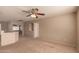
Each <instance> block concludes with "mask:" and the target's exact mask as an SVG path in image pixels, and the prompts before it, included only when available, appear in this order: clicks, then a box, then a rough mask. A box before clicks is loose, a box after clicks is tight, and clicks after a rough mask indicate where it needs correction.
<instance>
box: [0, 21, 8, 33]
mask: <svg viewBox="0 0 79 59" xmlns="http://www.w3.org/2000/svg"><path fill="white" fill-rule="evenodd" d="M0 24H1V30H4V31H5V32H6V31H8V30H9V27H8V26H9V22H3V21H0Z"/></svg>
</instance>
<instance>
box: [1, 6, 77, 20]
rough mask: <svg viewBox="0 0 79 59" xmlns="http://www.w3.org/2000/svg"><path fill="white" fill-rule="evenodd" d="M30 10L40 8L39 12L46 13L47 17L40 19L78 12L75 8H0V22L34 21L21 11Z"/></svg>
mask: <svg viewBox="0 0 79 59" xmlns="http://www.w3.org/2000/svg"><path fill="white" fill-rule="evenodd" d="M30 8H38V9H39V12H42V13H45V14H46V15H45V16H39V18H47V17H53V16H57V15H62V14H67V13H72V12H76V10H77V7H75V6H62V7H61V6H15V7H12V6H6V7H4V6H3V7H2V6H1V7H0V21H8V20H26V21H28V20H32V18H31V17H26V14H24V13H22V12H21V10H29V9H30Z"/></svg>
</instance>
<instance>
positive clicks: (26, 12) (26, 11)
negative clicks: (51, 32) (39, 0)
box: [22, 10, 30, 13]
mask: <svg viewBox="0 0 79 59" xmlns="http://www.w3.org/2000/svg"><path fill="white" fill-rule="evenodd" d="M22 12H25V13H30V12H29V11H25V10H22Z"/></svg>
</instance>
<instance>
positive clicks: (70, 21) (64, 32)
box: [39, 14, 77, 47]
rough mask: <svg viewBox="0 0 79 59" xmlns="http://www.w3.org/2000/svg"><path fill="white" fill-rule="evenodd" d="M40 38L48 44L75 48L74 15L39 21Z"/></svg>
mask: <svg viewBox="0 0 79 59" xmlns="http://www.w3.org/2000/svg"><path fill="white" fill-rule="evenodd" d="M39 22H40V27H39V28H40V38H41V39H42V40H46V41H49V42H55V43H59V44H64V45H67V46H72V47H75V46H76V36H77V35H76V14H66V15H62V16H57V17H54V18H53V17H52V18H48V19H41V20H39Z"/></svg>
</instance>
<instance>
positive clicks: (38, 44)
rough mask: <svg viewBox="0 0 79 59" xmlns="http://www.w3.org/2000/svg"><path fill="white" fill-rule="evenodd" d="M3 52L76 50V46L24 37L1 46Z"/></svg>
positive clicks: (0, 50)
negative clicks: (13, 42)
mask: <svg viewBox="0 0 79 59" xmlns="http://www.w3.org/2000/svg"><path fill="white" fill-rule="evenodd" d="M0 52H1V53H5V52H7V53H12V52H13V53H17V52H18V53H20V52H22V53H24V52H30V53H31V52H35V53H38V52H51V53H52V52H61V53H63V52H72V53H73V52H76V50H75V48H72V47H68V46H64V45H60V44H57V43H50V42H46V41H43V40H41V39H33V38H29V37H22V38H20V40H19V41H18V42H17V43H15V44H12V45H9V46H5V47H0Z"/></svg>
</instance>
